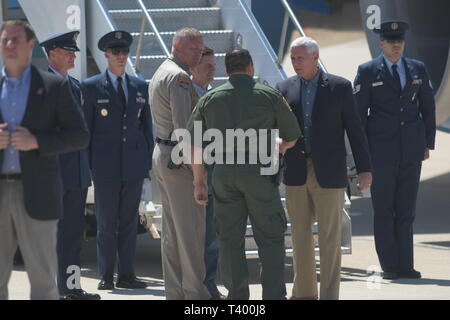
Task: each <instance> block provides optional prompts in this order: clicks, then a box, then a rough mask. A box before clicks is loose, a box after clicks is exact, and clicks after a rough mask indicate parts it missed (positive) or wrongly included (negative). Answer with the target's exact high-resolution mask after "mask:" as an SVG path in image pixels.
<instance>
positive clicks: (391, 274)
mask: <svg viewBox="0 0 450 320" xmlns="http://www.w3.org/2000/svg"><path fill="white" fill-rule="evenodd" d="M398 278H399V276H398V273H397V272H392V271H384V272H383V279H386V280H395V279H398Z"/></svg>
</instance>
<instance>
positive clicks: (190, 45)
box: [149, 28, 211, 300]
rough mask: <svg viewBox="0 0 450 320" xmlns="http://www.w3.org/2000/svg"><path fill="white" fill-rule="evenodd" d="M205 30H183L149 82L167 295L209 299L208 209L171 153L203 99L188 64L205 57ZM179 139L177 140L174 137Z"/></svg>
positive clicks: (188, 173)
mask: <svg viewBox="0 0 450 320" xmlns="http://www.w3.org/2000/svg"><path fill="white" fill-rule="evenodd" d="M202 49H203V38H202V36H201V34H200V33H199V32H198V31H197V30H195V29H192V28H184V29H181V30H178V31H177V32H176V34H175V36H174V38H173V41H172V54H173V56H172V57H170V58H168V59H167V60H166V61H164V62H163V63H162V64H161V66H160V67H159V68H158V70H156V72H155V74H154V75H153V78H152V80H151V83H150V86H149V97H150V106H151V112H152V117H153V120H154V124H155V126H156V143H157V144H156V146H155V150H154V152H153V170H154V173H155V178H156V181H157V185H158V188H159V191H160V194H161V201H162V208H163V214H162V238H161V249H162V266H163V274H164V286H165V294H166V299H168V300H184V299H186V300H197V299H210V297H211V296H210V294H209V292H208V290H207V288H206V287H205V285H204V283H203V281H204V279H205V274H206V270H205V261H204V248H205V208H204V207H203V206H201V205H199V204H197V203H196V202H195V200H194V198H193V185H192V181H193V175H192V170H191V169H190V167H189V166H186V165H183V166H180V167H179V166H176V165H174V163H173V162H172V159H171V152H172V149H173V147H174V145H175V144H176V143H177V142H176V141H172V140H171V136H172V133H173V131H174V130H175V129H180V128H181V129H183V128H186V124H187V121H188V119H189V117H190V115H191V114H192V110H193V109H194V106H195V104H196V103H197V101H198V96H197V93H196V91H195V89H194V87H193V85H192V81H191V79H190V73H189V68H194V67H195V66H197V64H198V63H199V62H200V59H201V54H202ZM175 140H176V139H175Z"/></svg>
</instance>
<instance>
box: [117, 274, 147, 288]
mask: <svg viewBox="0 0 450 320" xmlns="http://www.w3.org/2000/svg"><path fill="white" fill-rule="evenodd" d="M116 287H117V288H124V289H144V288H147V283H146V282H144V281H142V280H139V279H138V278H136V277H135V276H119V277H118V278H117V282H116Z"/></svg>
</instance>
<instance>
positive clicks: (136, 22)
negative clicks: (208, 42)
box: [108, 7, 222, 32]
mask: <svg viewBox="0 0 450 320" xmlns="http://www.w3.org/2000/svg"><path fill="white" fill-rule="evenodd" d="M148 12H149V14H150V16H151V17H152V19H153V21H154V23H155V25H156V27H157V28H158V30H159V32H162V31H177V30H178V29H181V28H184V27H193V28H196V29H198V30H218V29H222V25H221V17H220V8H209V7H207V8H205V7H203V8H175V9H148ZM108 13H109V14H110V16H111V17H112V18H113V20H114V21H115V22H116V25H117V28H118V29H122V30H127V31H128V32H140V30H141V22H142V17H143V12H142V10H141V9H123V10H109V11H108ZM149 29H150V27H149V26H147V31H151V30H149Z"/></svg>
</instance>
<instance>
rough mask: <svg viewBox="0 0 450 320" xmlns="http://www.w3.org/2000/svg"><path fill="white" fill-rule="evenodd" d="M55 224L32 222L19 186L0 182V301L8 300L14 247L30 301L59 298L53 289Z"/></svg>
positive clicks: (54, 275) (51, 222)
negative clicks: (19, 255) (28, 290)
mask: <svg viewBox="0 0 450 320" xmlns="http://www.w3.org/2000/svg"><path fill="white" fill-rule="evenodd" d="M55 201H56V199H55ZM57 223H58V220H36V219H33V218H31V217H30V216H29V215H28V213H27V211H26V209H25V202H24V195H23V187H22V182H20V181H16V182H6V181H5V180H0V300H5V299H8V282H9V278H10V276H11V272H12V269H13V258H14V253H15V252H16V249H17V245H19V247H20V251H21V253H22V256H23V260H24V262H25V268H26V270H27V274H28V279H29V280H30V287H31V292H30V298H31V299H32V300H57V299H58V298H59V294H58V289H57V286H56V274H57V264H58V262H57V257H56V232H57V228H58V224H57Z"/></svg>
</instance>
